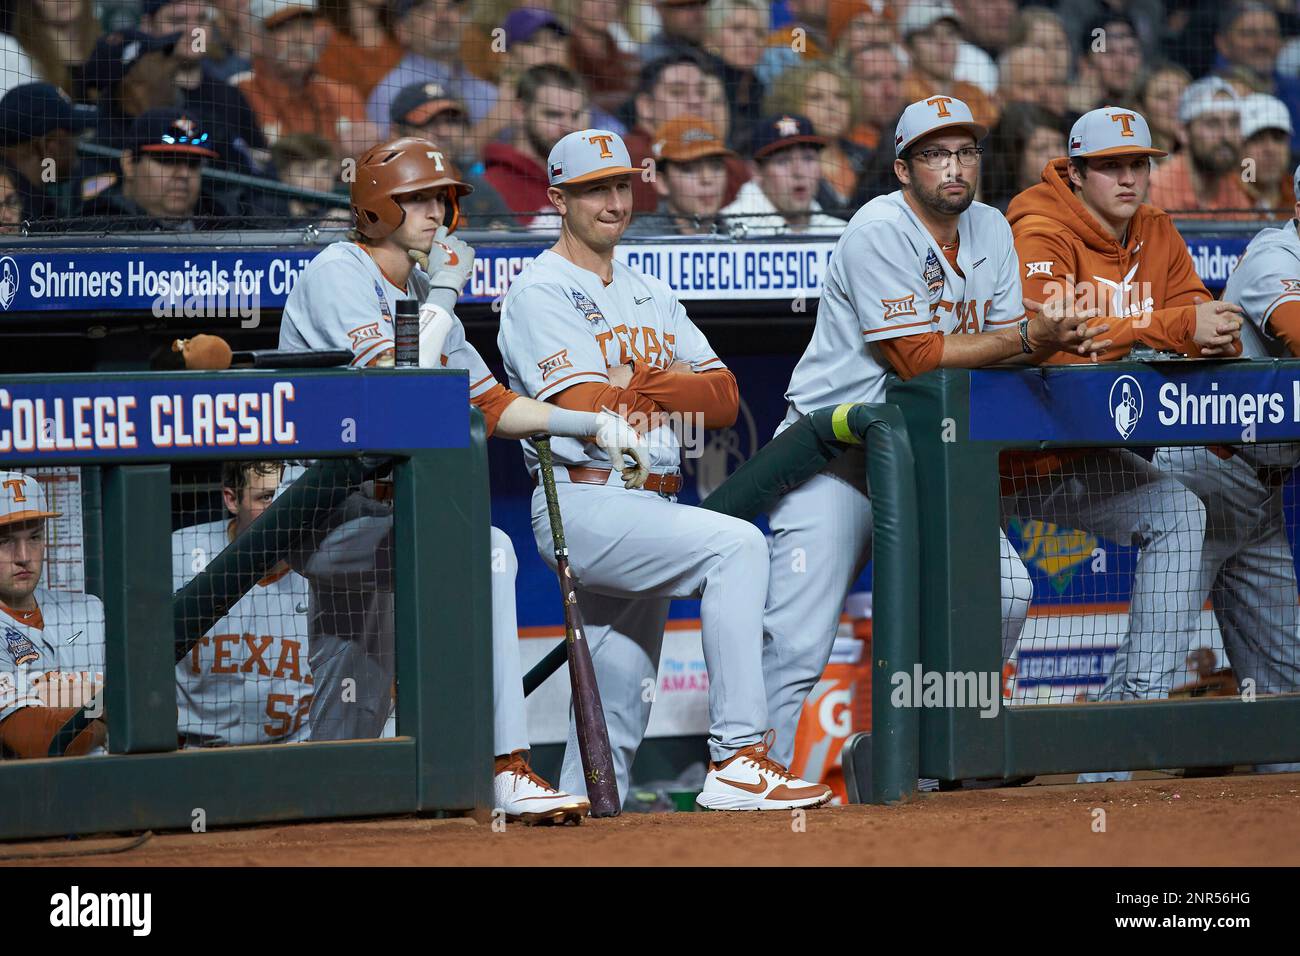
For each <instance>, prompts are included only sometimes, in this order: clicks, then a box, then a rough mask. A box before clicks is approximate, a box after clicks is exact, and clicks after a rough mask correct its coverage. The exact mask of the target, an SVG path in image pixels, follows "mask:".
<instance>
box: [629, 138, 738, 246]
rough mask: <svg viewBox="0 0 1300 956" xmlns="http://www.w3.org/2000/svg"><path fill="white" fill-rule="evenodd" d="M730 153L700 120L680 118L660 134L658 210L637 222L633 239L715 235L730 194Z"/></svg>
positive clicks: (657, 145)
mask: <svg viewBox="0 0 1300 956" xmlns="http://www.w3.org/2000/svg"><path fill="white" fill-rule="evenodd" d="M734 156H735V153H733V152H732V151H731V150H729V149H727V146H726V142H725V141H724V140H723V139H722V136H721V135H720V134H719V133H718V130H717V129H716V128H715V127H714V126H713V124H711V123H710V122H709V121H708V120H706V119H704V118H703V117H701V116H679V117H677V118H676V119H671V120H669V121H668V122H666V123H664V124H663V125H662V126H660V127H659V129H657V130H656V131H655V142H654V157H655V163H656V166H655V178H654V187H655V192H657V193H658V194H659V207H658V208H657V209H656V210H655V212H654V213H652V214H647V215H644V216H639V217H637V218H636V219H633V220H632V225H631V226H630V227H629V229H630V230H631V231H632V233H633V234H634V235H638V234H639V235H648V234H659V235H663V234H676V235H682V236H699V235H712V234H713V233H716V232H718V212H719V210H721V209H722V206H723V202H722V200H723V196H724V195H725V193H726V189H727V165H726V159H727V157H734Z"/></svg>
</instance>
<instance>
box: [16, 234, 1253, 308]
mask: <svg viewBox="0 0 1300 956" xmlns="http://www.w3.org/2000/svg"><path fill="white" fill-rule="evenodd" d="M1247 241H1248V237H1246V236H1225V237H1222V238H1197V239H1193V240H1191V241H1189V242H1188V245H1187V248H1188V252H1189V253H1191V256H1192V260H1193V261H1194V262H1195V264H1196V271H1197V273H1198V274H1199V275H1200V276H1201V278H1202V280H1204V282H1205V283H1206V285H1207V286H1208V287H1209V288H1210V289H1212V290H1214V291H1216V292H1217V291H1219V290H1221V289H1222V288H1223V286H1224V283H1226V282H1227V280H1228V275H1229V273H1230V272H1231V271H1232V269H1233V267H1235V266H1236V264H1237V260H1238V259H1239V258H1240V257H1241V253H1242V252H1243V251H1244V250H1245V248H1246V242H1247ZM549 245H550V240H549V238H548V237H545V236H539V238H538V241H537V242H536V243H535V244H533V243H529V244H527V245H509V246H507V245H490V244H487V243H484V244H483V245H481V246H478V247H476V257H475V261H474V271H473V273H472V274H471V275H470V279H469V284H468V285H467V286H466V287H465V292H464V294H463V295H462V296H461V300H460V301H461V302H475V303H491V302H499V301H500V300H501V299H503V298H504V296H505V294H506V292H507V291H508V290H509V288H510V283H511V282H513V281H514V280H515V278H517V277H518V275H519V273H520V272H521V271H523V269H524V268H525V267H526V266H527V265H528V264H529V263H530V262H532V261H533V259H535V258H536V257H537V256H538V255H540V254H541V252H542V250H544V249H545V248H547V247H548V246H549ZM834 247H835V243H834V242H833V241H829V240H825V239H822V240H812V241H789V242H720V241H703V240H702V241H698V242H689V243H683V242H657V243H656V242H627V243H624V244H623V245H621V246H619V248H618V251H617V256H618V258H619V260H620V261H622V262H624V263H626V264H627V265H629V266H632V267H633V268H636V269H640V270H642V271H643V272H647V273H649V274H650V275H654V276H657V277H658V278H660V279H662V280H664V281H665V282H667V283H668V284H669V285H670V286H672V287H673V288H674V289H675V290H676V291H677V293H678V294H679V295H680V296H682V297H683V298H686V299H693V300H710V301H717V300H726V299H745V300H754V299H791V298H798V297H807V298H817V297H818V296H820V295H821V288H822V282H823V280H824V278H825V276H826V270H827V268H828V267H829V266H830V259H831V252H832V251H833V249H834ZM324 248H325V247H324V246H293V247H285V248H283V249H239V248H236V249H231V248H220V247H217V248H212V249H204V248H201V247H195V248H192V249H189V250H186V251H183V252H175V251H167V252H159V251H155V250H154V249H152V248H145V247H142V248H140V249H138V250H130V251H127V250H122V249H114V250H104V251H100V250H97V249H94V248H89V249H76V250H58V251H40V252H17V253H13V254H11V255H4V256H0V313H11V314H12V313H28V312H43V311H50V312H54V311H106V310H107V311H115V312H148V313H150V314H152V315H153V316H154V317H155V318H162V319H166V318H197V317H212V318H231V317H238V318H240V319H244V320H251V319H253V317H254V316H256V315H257V314H258V310H261V309H272V310H276V309H280V308H283V306H284V302H285V299H286V298H288V295H289V293H290V292H291V291H292V290H293V286H294V283H295V282H296V281H297V280H298V277H299V276H300V275H302V272H303V270H304V269H306V268H307V266H308V264H310V262H311V261H312V259H314V258H315V257H316V256H317V255H318V254H319V253H320V251H321V250H322V249H324Z"/></svg>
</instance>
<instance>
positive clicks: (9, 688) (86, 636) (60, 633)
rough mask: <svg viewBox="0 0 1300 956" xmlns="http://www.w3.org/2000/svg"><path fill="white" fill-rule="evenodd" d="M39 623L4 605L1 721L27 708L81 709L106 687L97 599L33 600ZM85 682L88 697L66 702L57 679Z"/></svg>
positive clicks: (43, 595) (49, 595)
mask: <svg viewBox="0 0 1300 956" xmlns="http://www.w3.org/2000/svg"><path fill="white" fill-rule="evenodd" d="M33 597H35V599H36V605H37V607H38V608H39V609H40V615H39V617H38V618H37V619H35V620H34V619H32V618H31V617H30V616H28V615H22V614H20V613H19V612H14V611H11V610H9V609H8V608H6V607H4V606H3V605H0V642H2V643H0V720H4V719H5V718H6V717H8V716H9V715H10V714H12V713H14V711H17V710H20V709H21V708H23V707H42V706H49V707H80V706H83V705H84V704H86V703H87V702H88V701H89V699H90V696H91V695H93V692H94V691H95V690H97V689H98V688H99V687H100V686H101V685H102V684H103V682H104V605H103V603H102V602H101V601H100V600H99V598H97V597H95V596H94V595H93V594H74V593H71V592H68V591H47V590H46V589H45V588H37V589H36V592H35V594H34V595H33ZM59 675H62V676H64V677H69V676H75V677H77V678H80V681H81V687H82V688H83V689H84V690H85V692H86V696H85V697H81V698H78V699H67V696H66V695H63V694H60V693H59V691H58V684H57V683H56V682H55V680H54V678H56V677H57V676H59Z"/></svg>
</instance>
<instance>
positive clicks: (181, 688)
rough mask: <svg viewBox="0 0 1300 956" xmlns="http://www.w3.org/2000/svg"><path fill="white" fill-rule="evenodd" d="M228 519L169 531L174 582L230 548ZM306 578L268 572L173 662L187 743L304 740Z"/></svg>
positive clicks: (308, 681) (178, 584) (308, 690)
mask: <svg viewBox="0 0 1300 956" xmlns="http://www.w3.org/2000/svg"><path fill="white" fill-rule="evenodd" d="M229 528H230V525H229V523H228V522H226V521H213V522H210V523H208V524H201V525H195V526H193V527H190V528H182V529H180V530H179V531H176V532H173V534H172V585H173V589H175V590H179V589H180V588H182V587H184V586H185V585H186V584H187V583H188V582H189V581H190V580H191V579H192V578H193V577H194V576H195V575H196V574H198V573H199V571H201V570H202V569H203V568H204V567H206V566H207V563H208V562H209V561H211V560H212V558H214V557H216V555H218V554H220V553H221V551H222V549H224V548H225V547H226V545H227V544H229V543H230V532H229ZM307 609H308V585H307V580H306V579H305V578H303V577H302V576H301V575H299V574H297V573H296V572H293V571H289V570H283V571H280V572H276V573H273V574H272V575H269V576H268V577H266V578H264V579H263V580H262V581H261V582H259V583H258V584H256V585H254V586H253V588H252V589H251V590H250V591H249V592H248V593H247V594H245V595H244V596H243V597H242V598H240V599H239V601H238V603H236V604H235V606H234V607H232V608H231V609H230V611H229V612H228V613H227V614H226V616H225V617H223V618H222V619H221V620H219V621H217V622H216V624H214V625H213V626H212V628H211V630H209V631H208V633H206V634H205V635H203V637H202V638H201V639H200V640H199V642H198V643H196V644H195V645H194V647H193V648H191V649H190V652H189V653H188V654H186V655H185V657H184V658H183V659H182V660H181V661H180V662H179V663H178V664H177V665H176V708H177V711H178V716H177V730H178V732H179V734H180V736H181V738H182V740H183V741H184V743H185V745H186V746H191V747H217V746H224V745H228V744H266V743H283V742H289V741H299V740H306V739H307V738H308V736H309V733H310V722H309V720H308V713H309V712H310V709H311V699H312V676H311V669H310V667H309V666H308V646H307Z"/></svg>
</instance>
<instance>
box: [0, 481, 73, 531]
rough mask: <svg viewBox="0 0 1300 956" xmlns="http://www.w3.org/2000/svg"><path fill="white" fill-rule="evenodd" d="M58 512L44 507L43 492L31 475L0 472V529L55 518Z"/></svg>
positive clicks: (39, 484)
mask: <svg viewBox="0 0 1300 956" xmlns="http://www.w3.org/2000/svg"><path fill="white" fill-rule="evenodd" d="M57 517H59V512H57V511H51V510H50V509H49V508H47V507H46V506H45V491H44V489H42V488H41V483H40V482H39V481H37V480H36V479H35V478H33V477H32V476H31V475H24V474H22V473H21V472H17V471H0V527H3V526H5V525H10V524H17V523H18V522H20V521H34V520H35V519H37V518H57Z"/></svg>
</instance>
